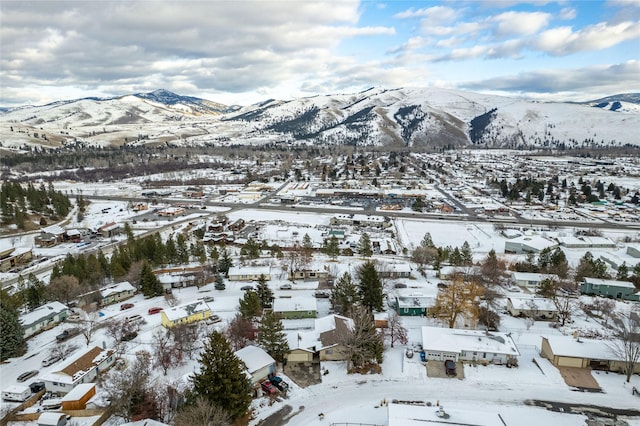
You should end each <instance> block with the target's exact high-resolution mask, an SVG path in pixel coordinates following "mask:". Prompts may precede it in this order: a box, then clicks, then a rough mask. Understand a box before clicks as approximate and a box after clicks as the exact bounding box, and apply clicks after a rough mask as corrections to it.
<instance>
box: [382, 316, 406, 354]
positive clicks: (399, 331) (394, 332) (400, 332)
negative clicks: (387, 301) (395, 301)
mask: <svg viewBox="0 0 640 426" xmlns="http://www.w3.org/2000/svg"><path fill="white" fill-rule="evenodd" d="M383 331H384V334H385V337H387V338H388V339H389V344H390V345H391V347H392V348H393V345H394V344H395V343H396V342H397V343H400V344H402V345H406V344H407V341H408V337H407V329H406V328H404V327H403V326H402V319H401V318H400V315H398V313H397V312H396V311H390V312H389V319H388V321H387V328H385V329H384V330H383Z"/></svg>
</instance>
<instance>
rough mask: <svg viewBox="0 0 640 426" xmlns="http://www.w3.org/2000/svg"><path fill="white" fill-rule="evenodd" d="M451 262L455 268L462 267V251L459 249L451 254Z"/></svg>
mask: <svg viewBox="0 0 640 426" xmlns="http://www.w3.org/2000/svg"><path fill="white" fill-rule="evenodd" d="M449 262H450V263H451V264H452V265H453V266H461V265H462V254H461V253H460V249H459V248H458V247H456V248H454V249H453V251H452V252H451V254H450V255H449Z"/></svg>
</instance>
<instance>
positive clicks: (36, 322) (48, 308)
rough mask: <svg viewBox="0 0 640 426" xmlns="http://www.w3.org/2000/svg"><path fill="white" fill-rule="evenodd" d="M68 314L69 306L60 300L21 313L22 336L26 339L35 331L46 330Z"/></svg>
mask: <svg viewBox="0 0 640 426" xmlns="http://www.w3.org/2000/svg"><path fill="white" fill-rule="evenodd" d="M68 316H69V308H68V307H67V306H65V305H63V304H62V303H60V302H49V303H47V304H44V305H42V306H40V307H39V308H36V309H34V310H33V311H31V312H29V313H27V314H24V315H21V316H20V322H21V323H22V329H23V330H24V338H25V339H28V338H29V337H31V336H33V335H34V334H36V333H39V332H40V331H43V330H48V329H50V328H52V327H54V326H55V325H57V324H60V323H61V322H62V321H64V320H66V319H67V317H68Z"/></svg>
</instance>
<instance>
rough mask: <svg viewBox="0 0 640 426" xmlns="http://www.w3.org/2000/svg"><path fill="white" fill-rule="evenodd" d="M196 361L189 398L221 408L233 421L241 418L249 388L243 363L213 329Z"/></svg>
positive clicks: (247, 399)
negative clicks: (197, 363) (199, 399)
mask: <svg viewBox="0 0 640 426" xmlns="http://www.w3.org/2000/svg"><path fill="white" fill-rule="evenodd" d="M198 361H199V363H200V371H199V372H197V373H194V374H193V379H192V382H193V395H191V398H190V399H193V398H195V397H198V396H200V397H202V398H205V399H206V400H207V401H209V402H211V403H212V404H213V405H216V406H218V407H224V409H225V410H226V411H227V412H228V413H229V415H230V416H231V417H232V418H233V419H238V418H240V417H242V416H244V414H245V413H246V412H247V410H248V409H249V405H250V404H251V386H250V384H249V381H248V380H247V376H246V374H245V367H244V364H243V363H242V361H241V360H240V359H238V357H237V356H236V355H235V354H234V353H233V350H232V349H231V345H230V344H229V341H228V340H227V338H226V337H225V336H224V335H223V334H222V333H219V332H218V331H215V330H214V331H213V332H212V333H211V335H210V336H209V341H208V342H207V343H206V344H205V347H204V350H203V351H202V352H201V354H200V357H199V359H198ZM194 426H195V425H194Z"/></svg>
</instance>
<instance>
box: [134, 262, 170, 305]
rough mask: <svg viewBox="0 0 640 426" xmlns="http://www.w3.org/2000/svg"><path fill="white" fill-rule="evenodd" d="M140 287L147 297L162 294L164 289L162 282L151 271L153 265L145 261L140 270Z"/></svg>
mask: <svg viewBox="0 0 640 426" xmlns="http://www.w3.org/2000/svg"><path fill="white" fill-rule="evenodd" d="M138 288H140V291H142V294H144V295H145V296H146V297H153V296H162V294H163V292H164V290H163V287H162V283H160V281H159V280H158V278H157V277H156V276H155V275H154V274H153V272H152V271H151V266H149V264H148V263H147V262H146V261H145V262H144V264H143V265H142V271H140V281H139V284H138Z"/></svg>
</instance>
